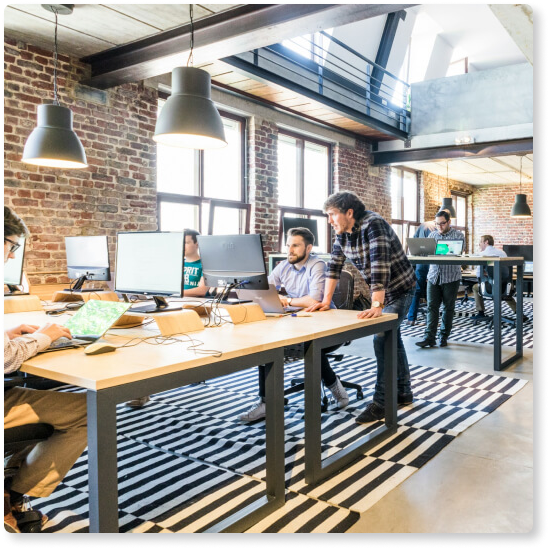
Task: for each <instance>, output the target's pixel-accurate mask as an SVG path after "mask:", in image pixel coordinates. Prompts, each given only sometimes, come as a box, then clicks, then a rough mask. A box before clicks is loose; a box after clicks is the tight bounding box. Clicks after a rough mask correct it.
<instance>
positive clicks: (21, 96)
mask: <svg viewBox="0 0 549 549" xmlns="http://www.w3.org/2000/svg"><path fill="white" fill-rule="evenodd" d="M4 66H5V70H4V94H5V98H4V203H5V204H6V205H8V206H11V207H13V208H14V210H15V211H16V212H17V213H18V214H19V215H20V216H21V217H22V218H23V219H24V220H25V221H26V223H27V225H28V226H29V229H30V231H31V233H32V237H31V243H30V246H29V248H28V252H27V253H26V265H25V269H26V271H27V274H28V276H29V280H30V283H31V284H39V283H48V284H50V283H58V282H66V281H67V277H66V262H65V246H64V237H65V236H78V235H101V234H107V235H109V236H110V237H112V238H109V246H110V249H111V261H112V260H113V257H112V254H114V248H115V238H114V237H115V235H116V232H117V231H120V230H155V229H156V228H157V221H156V191H155V185H156V183H155V173H156V167H155V159H156V148H155V145H154V141H152V135H153V133H154V125H155V122H156V110H157V94H156V92H155V91H154V90H151V89H149V88H143V87H142V86H140V85H139V84H127V85H124V86H120V87H118V88H113V89H110V90H107V91H106V92H99V93H97V90H90V89H86V88H85V87H82V86H80V85H78V82H79V81H80V80H82V79H83V78H84V77H87V76H89V66H88V65H84V64H82V63H80V62H79V61H78V60H76V59H72V58H69V57H67V56H65V55H60V56H59V64H58V85H59V95H60V102H61V104H62V105H63V106H67V107H69V108H70V109H71V110H72V112H73V116H74V130H75V132H76V133H77V135H78V136H79V138H80V140H81V142H82V145H83V146H84V149H85V150H86V155H87V159H88V164H89V167H88V168H86V169H84V170H53V169H46V168H39V167H36V166H31V165H28V164H24V163H23V162H21V156H22V154H23V147H24V144H25V141H26V139H27V137H28V135H29V134H30V132H31V131H32V129H33V128H34V127H35V125H36V107H37V105H40V104H42V103H51V102H52V99H53V57H52V52H50V51H46V50H43V49H41V48H37V47H35V46H32V45H27V44H24V43H22V42H19V41H17V40H14V39H11V38H9V37H6V38H5V41H4ZM91 92H94V93H91Z"/></svg>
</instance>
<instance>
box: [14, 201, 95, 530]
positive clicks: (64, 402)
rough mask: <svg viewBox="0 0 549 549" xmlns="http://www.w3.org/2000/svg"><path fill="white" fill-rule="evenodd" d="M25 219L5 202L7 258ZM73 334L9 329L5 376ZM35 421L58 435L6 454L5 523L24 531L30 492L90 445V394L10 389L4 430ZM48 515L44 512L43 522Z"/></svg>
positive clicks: (44, 492)
mask: <svg viewBox="0 0 549 549" xmlns="http://www.w3.org/2000/svg"><path fill="white" fill-rule="evenodd" d="M27 235H28V230H27V227H26V226H25V224H24V222H23V221H22V220H21V219H20V218H19V217H18V216H17V215H16V214H15V213H14V212H12V211H11V210H10V208H8V207H6V206H4V263H7V261H8V260H9V259H13V257H14V252H15V250H16V249H17V248H18V244H19V239H20V238H21V237H22V236H27ZM63 336H65V337H71V334H70V332H69V330H68V329H67V328H65V327H64V326H59V325H58V324H46V325H44V326H42V327H41V328H39V327H38V326H33V325H27V324H22V325H21V326H17V327H16V328H11V329H10V330H6V331H5V332H4V375H6V374H10V373H13V372H16V371H17V370H18V369H19V368H20V367H21V364H23V362H25V360H27V359H28V358H30V357H32V356H34V355H35V354H36V353H38V352H39V351H42V350H44V349H46V348H47V347H49V345H50V344H51V342H52V341H55V340H56V339H58V338H60V337H63ZM31 423H49V424H50V425H51V426H52V427H53V428H54V432H53V435H52V436H51V437H50V438H48V439H47V440H45V441H44V442H39V443H38V444H36V445H35V446H34V447H27V448H25V450H23V451H21V452H18V453H17V454H14V455H12V456H10V457H9V459H8V461H7V462H6V459H4V469H8V470H9V471H14V474H12V475H11V476H9V477H7V478H6V475H4V528H5V529H6V530H7V531H8V532H17V533H18V532H19V528H18V526H17V520H18V519H19V520H23V519H24V515H25V511H24V506H23V503H24V501H23V499H24V495H25V494H27V495H29V496H34V497H41V498H43V497H47V496H49V495H50V494H51V493H52V492H53V491H54V489H55V488H56V486H57V485H58V484H59V483H60V482H61V481H62V480H63V478H64V476H65V475H66V474H67V472H68V471H69V469H70V468H71V467H72V466H73V464H74V462H75V461H76V460H77V459H78V457H79V456H80V454H81V453H82V452H83V451H84V449H85V448H86V445H87V413H86V395H85V394H77V393H60V392H54V391H38V390H33V389H27V388H24V387H13V388H11V389H8V390H6V391H4V429H9V428H11V427H19V426H21V425H28V424H31ZM46 521H47V517H46V516H44V515H42V524H44V523H45V522H46Z"/></svg>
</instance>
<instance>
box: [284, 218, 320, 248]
mask: <svg viewBox="0 0 549 549" xmlns="http://www.w3.org/2000/svg"><path fill="white" fill-rule="evenodd" d="M296 227H305V228H306V229H309V230H310V231H311V232H312V233H313V236H314V237H315V246H318V222H317V220H316V219H306V218H304V217H287V216H284V217H283V218H282V232H283V234H282V245H284V244H285V243H286V240H287V238H288V231H289V230H290V229H295V228H296Z"/></svg>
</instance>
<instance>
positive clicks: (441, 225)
mask: <svg viewBox="0 0 549 549" xmlns="http://www.w3.org/2000/svg"><path fill="white" fill-rule="evenodd" d="M444 225H448V221H443V222H442V223H436V222H435V227H444Z"/></svg>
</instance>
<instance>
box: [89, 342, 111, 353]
mask: <svg viewBox="0 0 549 549" xmlns="http://www.w3.org/2000/svg"><path fill="white" fill-rule="evenodd" d="M116 349H117V347H116V345H111V344H110V343H92V344H91V345H88V346H87V347H86V348H85V349H84V353H85V354H87V355H101V354H103V353H112V352H113V351H116Z"/></svg>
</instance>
